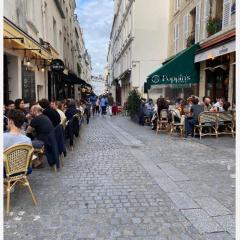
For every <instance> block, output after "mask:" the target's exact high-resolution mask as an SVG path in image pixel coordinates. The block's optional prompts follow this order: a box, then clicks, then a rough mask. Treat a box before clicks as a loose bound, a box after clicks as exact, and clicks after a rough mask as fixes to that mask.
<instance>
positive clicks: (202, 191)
mask: <svg viewBox="0 0 240 240" xmlns="http://www.w3.org/2000/svg"><path fill="white" fill-rule="evenodd" d="M177 185H178V186H179V187H180V191H183V192H185V193H187V194H188V195H189V196H190V197H192V198H197V197H205V196H209V194H210V193H211V188H210V187H208V186H207V185H206V184H204V183H203V182H196V181H182V182H177Z"/></svg>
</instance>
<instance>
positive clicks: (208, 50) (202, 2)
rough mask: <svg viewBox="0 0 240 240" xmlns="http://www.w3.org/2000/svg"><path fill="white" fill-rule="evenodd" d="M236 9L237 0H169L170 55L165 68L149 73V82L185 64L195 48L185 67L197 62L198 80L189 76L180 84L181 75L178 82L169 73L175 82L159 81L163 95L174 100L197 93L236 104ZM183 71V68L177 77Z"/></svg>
mask: <svg viewBox="0 0 240 240" xmlns="http://www.w3.org/2000/svg"><path fill="white" fill-rule="evenodd" d="M235 8H236V2H235V1H234V0H190V1H184V0H171V1H170V8H169V41H168V58H167V59H166V60H165V62H163V67H161V68H160V69H159V70H158V71H155V73H154V72H153V73H152V74H151V75H150V76H151V78H152V79H151V81H149V82H150V83H151V84H153V83H156V81H157V80H158V79H157V77H158V78H160V79H161V78H164V77H166V70H167V68H168V67H171V66H174V65H175V66H184V63H183V62H184V61H185V60H186V55H187V54H188V53H190V51H192V50H193V48H194V49H195V50H194V53H193V52H192V53H191V54H193V55H192V56H193V57H192V58H188V59H187V60H188V61H189V62H188V64H187V65H186V67H185V68H189V66H190V65H191V66H192V65H194V68H195V69H194V71H196V74H195V79H190V76H187V77H189V79H190V81H189V82H187V81H185V84H181V83H182V82H184V81H183V79H181V77H180V80H179V79H178V81H177V80H176V81H175V78H176V74H175V75H174V76H173V74H172V75H171V73H169V76H170V77H172V79H173V80H174V81H171V82H170V81H169V82H168V84H165V85H164V84H163V83H164V81H159V83H161V84H162V86H164V91H163V92H164V94H163V96H164V97H169V98H170V99H172V100H173V99H176V98H179V97H184V98H186V97H188V96H189V95H191V94H194V95H197V96H200V98H202V97H204V96H210V97H211V98H212V99H213V100H216V98H218V97H224V98H225V100H227V101H229V102H230V103H231V104H234V103H235V85H236V83H235V82H236V81H235V35H236V34H235ZM194 46H195V47H194ZM188 55H190V54H188ZM179 68H180V67H179ZM172 70H173V69H172ZM184 70H185V69H184V67H182V68H180V69H179V72H178V73H177V74H178V76H180V75H181V74H182V72H184ZM164 74H165V75H164ZM189 75H191V73H189ZM182 78H183V77H182ZM149 82H148V83H149ZM173 82H174V84H170V83H173ZM165 83H166V81H165ZM159 85H160V84H159Z"/></svg>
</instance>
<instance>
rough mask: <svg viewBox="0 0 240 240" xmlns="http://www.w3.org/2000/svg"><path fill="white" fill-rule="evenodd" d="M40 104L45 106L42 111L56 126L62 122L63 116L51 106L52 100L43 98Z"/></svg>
mask: <svg viewBox="0 0 240 240" xmlns="http://www.w3.org/2000/svg"><path fill="white" fill-rule="evenodd" d="M39 105H40V106H41V107H42V108H43V112H42V113H43V114H44V115H46V116H48V118H49V119H50V120H51V122H52V124H53V126H54V127H56V126H57V125H58V124H60V122H61V117H60V115H59V113H58V112H57V111H56V110H55V109H52V108H50V102H49V101H48V100H47V99H41V100H40V101H39Z"/></svg>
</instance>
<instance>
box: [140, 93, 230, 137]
mask: <svg viewBox="0 0 240 240" xmlns="http://www.w3.org/2000/svg"><path fill="white" fill-rule="evenodd" d="M230 109H232V110H233V109H235V106H231V104H230V102H228V101H225V99H224V98H223V97H219V98H217V99H215V100H213V99H212V98H211V97H209V96H205V97H203V99H202V101H200V99H199V97H197V96H194V95H191V96H189V97H188V98H187V99H183V98H178V99H176V101H175V103H174V104H173V105H172V104H171V102H170V101H169V99H168V98H162V97H160V98H158V99H157V101H156V103H155V104H154V102H153V100H152V99H149V100H146V99H141V106H140V112H139V123H140V124H141V125H144V123H145V118H146V117H147V118H150V121H151V126H152V130H155V129H156V128H157V119H158V116H160V112H161V111H162V110H167V112H168V121H169V123H170V122H171V121H172V112H173V113H174V122H177V123H180V122H184V124H185V128H186V129H185V137H193V128H194V125H196V124H198V117H199V114H200V113H202V112H227V111H229V110H230Z"/></svg>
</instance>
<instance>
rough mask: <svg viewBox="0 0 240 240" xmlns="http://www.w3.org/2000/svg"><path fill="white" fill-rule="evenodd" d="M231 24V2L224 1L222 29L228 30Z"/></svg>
mask: <svg viewBox="0 0 240 240" xmlns="http://www.w3.org/2000/svg"><path fill="white" fill-rule="evenodd" d="M230 23H231V0H224V1H223V19H222V28H226V27H228V26H229V25H230Z"/></svg>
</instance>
